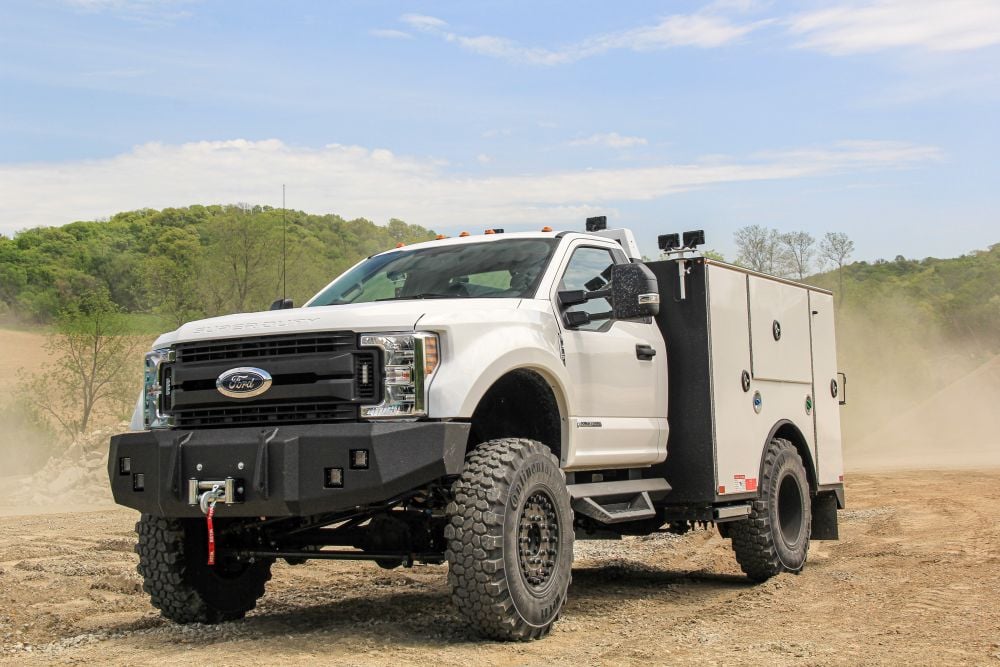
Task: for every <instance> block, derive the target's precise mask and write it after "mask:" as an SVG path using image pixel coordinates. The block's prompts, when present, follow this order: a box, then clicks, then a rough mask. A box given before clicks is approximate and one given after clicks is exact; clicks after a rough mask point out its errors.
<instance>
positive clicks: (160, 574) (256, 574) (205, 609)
mask: <svg viewBox="0 0 1000 667" xmlns="http://www.w3.org/2000/svg"><path fill="white" fill-rule="evenodd" d="M135 532H136V533H138V534H139V542H138V544H136V547H135V551H136V553H137V554H139V566H138V568H137V569H138V571H139V574H140V575H142V588H143V590H145V591H146V592H147V593H149V597H150V601H151V602H152V603H153V606H154V607H156V608H157V609H159V610H160V613H162V614H163V616H164V617H166V618H169V619H170V620H172V621H175V622H177V623H221V622H223V621H233V620H236V619H238V618H243V616H244V615H246V613H247V612H248V611H250V610H251V609H253V608H254V607H255V606H256V605H257V600H258V599H259V598H260V597H261V596H262V595H263V594H264V584H265V583H266V582H267V581H268V580H269V579H270V578H271V563H272V562H273V560H271V559H263V560H257V561H255V562H253V563H241V562H236V561H229V560H226V559H220V560H219V561H218V562H217V564H215V565H208V562H207V554H208V546H207V543H208V538H207V532H206V529H205V524H204V522H202V521H198V520H189V519H165V518H162V517H155V516H150V515H148V514H143V515H142V517H141V518H140V520H139V522H138V523H137V524H136V525H135Z"/></svg>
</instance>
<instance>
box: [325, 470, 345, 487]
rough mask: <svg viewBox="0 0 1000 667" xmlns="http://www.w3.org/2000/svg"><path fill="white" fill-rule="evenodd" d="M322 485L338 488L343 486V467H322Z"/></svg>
mask: <svg viewBox="0 0 1000 667" xmlns="http://www.w3.org/2000/svg"><path fill="white" fill-rule="evenodd" d="M323 486H325V487H326V488H328V489H340V488H343V486H344V469H343V468H323Z"/></svg>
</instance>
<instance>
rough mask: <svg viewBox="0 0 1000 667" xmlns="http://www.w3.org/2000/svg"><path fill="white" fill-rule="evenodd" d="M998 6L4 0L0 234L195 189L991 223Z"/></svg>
mask: <svg viewBox="0 0 1000 667" xmlns="http://www.w3.org/2000/svg"><path fill="white" fill-rule="evenodd" d="M998 111H1000V2H998V1H997V0H992V1H987V0H949V2H939V1H931V0H858V1H857V2H853V3H849V4H845V3H830V2H800V3H792V4H782V3H778V2H757V1H755V0H722V1H719V2H671V3H648V2H627V3H605V2H593V3H577V2H561V3H560V2H539V1H535V2H479V3H472V2H434V3H431V2H427V3H418V2H360V1H357V2H339V3H332V2H294V1H291V2H282V3H265V2H249V1H247V2H209V1H205V2H199V1H197V0H189V1H184V0H176V1H169V0H160V1H158V0H38V1H36V2H24V1H21V0H7V1H6V2H4V3H2V4H0V233H4V234H7V235H10V234H12V233H13V232H15V231H16V230H18V229H23V228H25V227H30V226H35V225H58V224H64V223H66V222H69V221H72V220H77V219H94V218H101V217H106V216H108V215H110V214H113V213H114V212H117V211H119V210H125V209H132V208H141V207H154V208H160V207H164V206H183V205H187V204H194V203H237V202H253V203H263V204H271V205H280V202H281V185H282V184H283V183H285V184H287V188H288V203H289V206H290V207H294V208H299V209H303V210H307V211H310V212H317V213H318V212H333V213H339V214H341V215H343V216H345V217H361V216H363V217H367V218H369V219H372V220H375V221H376V222H385V221H387V220H388V219H389V218H390V217H399V218H402V219H404V220H406V221H408V222H415V223H419V224H422V225H426V226H428V227H432V228H434V229H437V230H439V231H444V232H445V233H457V232H458V231H461V230H463V229H469V230H471V231H475V230H479V229H482V228H484V227H489V226H504V227H505V228H507V229H511V230H514V229H536V228H538V227H540V226H541V225H544V224H550V225H552V226H554V227H557V228H581V227H582V224H583V219H584V218H585V217H586V216H588V215H594V214H601V213H606V214H607V215H609V217H610V219H611V221H612V223H617V224H621V225H626V226H630V227H632V228H634V229H635V230H636V231H637V234H638V236H639V238H640V245H641V246H642V247H643V249H644V250H645V251H646V252H648V253H649V254H653V251H654V248H655V245H654V244H655V236H656V234H658V233H664V232H668V231H682V230H685V229H693V228H704V229H705V230H706V234H707V236H708V241H709V246H712V247H715V248H717V249H719V250H721V251H722V252H724V253H725V254H727V256H731V255H732V252H733V248H732V234H733V231H734V230H735V229H737V228H739V227H741V226H744V225H748V224H762V225H768V226H774V227H777V228H778V229H780V230H783V231H787V230H799V229H804V230H807V231H810V232H812V233H813V234H814V235H816V236H821V235H822V234H823V233H824V232H826V231H843V232H846V233H848V234H849V235H850V236H851V237H852V238H854V240H855V242H856V244H857V253H856V257H857V258H859V259H874V258H877V257H888V258H892V257H894V256H895V255H896V254H904V255H906V256H908V257H924V256H928V255H936V256H950V255H957V254H961V253H963V252H967V251H969V250H972V249H976V248H983V247H986V246H988V245H990V244H992V243H997V242H1000V214H998V211H1000V206H998V205H1000V160H998V159H997V155H998V154H1000V122H998V121H1000V114H998Z"/></svg>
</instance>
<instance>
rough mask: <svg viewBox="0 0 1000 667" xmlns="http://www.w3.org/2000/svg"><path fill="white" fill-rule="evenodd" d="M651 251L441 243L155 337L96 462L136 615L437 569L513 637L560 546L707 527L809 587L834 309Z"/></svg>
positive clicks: (526, 620) (624, 240) (828, 492)
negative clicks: (131, 576)
mask: <svg viewBox="0 0 1000 667" xmlns="http://www.w3.org/2000/svg"><path fill="white" fill-rule="evenodd" d="M659 242H660V247H661V249H662V250H663V251H664V257H665V259H662V260H660V261H655V262H648V263H643V262H642V261H641V259H640V255H639V251H638V248H637V246H636V243H635V240H634V238H633V235H632V233H631V232H630V231H628V230H625V229H606V223H605V219H604V218H603V217H602V218H591V219H589V220H588V221H587V232H575V231H564V232H552V231H548V230H547V229H546V230H544V231H542V232H531V233H511V234H505V233H503V231H502V230H487V233H485V234H483V235H476V236H465V235H464V236H462V237H460V238H447V239H439V240H437V241H430V242H427V243H419V244H415V245H410V246H405V247H398V248H396V249H393V250H389V251H386V252H383V253H380V254H376V255H373V256H371V257H368V258H367V259H365V260H363V261H361V262H359V263H358V264H357V265H355V266H354V267H353V268H351V269H350V270H348V271H347V272H345V273H344V274H343V275H341V276H340V277H338V278H337V279H336V280H334V281H333V282H332V283H330V284H329V285H328V286H327V287H325V288H324V289H323V290H322V291H320V292H319V293H318V294H317V295H316V296H314V297H313V298H312V299H311V300H310V301H309V302H307V303H306V304H305V305H304V306H303V307H301V308H292V306H291V304H290V303H289V302H287V301H281V300H279V301H277V302H275V304H274V305H273V306H272V310H270V311H266V312H259V313H242V314H236V315H228V316H224V317H216V318H212V319H208V320H202V321H197V322H191V323H189V324H185V325H184V326H182V327H180V328H179V329H177V330H176V331H173V332H171V333H168V334H165V335H163V336H161V337H160V338H159V339H158V340H157V341H156V343H155V345H154V349H153V350H152V351H151V352H149V354H148V355H147V356H146V371H145V386H144V391H143V394H142V396H141V397H140V401H139V404H138V405H137V407H136V414H135V416H134V418H133V423H132V427H131V430H130V431H129V432H127V433H122V434H120V435H116V436H115V437H113V438H112V439H111V451H110V458H109V464H108V467H109V470H108V472H109V476H110V480H111V487H112V490H113V492H114V496H115V500H116V501H117V502H118V503H120V504H122V505H125V506H128V507H131V508H135V509H137V510H139V511H140V512H141V513H142V514H141V519H140V520H139V522H138V524H137V526H136V531H137V533H138V544H137V547H136V550H137V552H138V554H139V559H140V560H139V572H140V574H141V575H142V576H143V579H144V588H145V590H146V592H147V593H149V595H150V597H151V599H152V603H153V604H154V605H155V606H156V607H158V608H159V609H160V610H161V611H162V613H163V615H164V616H166V617H167V618H170V619H172V620H174V621H176V622H180V623H190V622H201V623H214V622H220V621H226V620H232V619H237V618H240V617H242V616H243V615H244V614H245V613H246V612H247V611H249V610H250V609H252V608H253V607H254V605H255V604H256V601H257V599H258V598H260V596H261V595H263V593H264V586H265V583H266V582H267V580H268V579H269V578H270V568H271V565H272V564H273V563H274V561H275V560H276V559H285V560H286V561H288V562H289V563H295V564H297V563H302V562H304V561H305V560H308V559H315V558H324V559H364V560H373V561H375V562H376V563H378V564H379V565H380V566H382V567H397V566H400V565H404V566H410V565H412V564H414V563H418V562H421V563H444V562H447V564H448V582H449V585H450V587H451V590H452V597H453V599H454V602H455V604H456V605H457V606H458V609H459V611H460V612H461V613H462V614H463V615H464V616H465V617H466V618H467V619H468V622H469V623H470V625H471V626H472V627H474V628H475V629H476V630H477V631H478V632H480V633H482V634H483V635H485V636H487V637H492V638H496V639H505V640H527V639H536V638H539V637H542V636H544V635H545V634H546V633H548V631H549V630H550V628H551V627H552V624H553V623H554V622H555V620H556V618H557V617H558V615H559V612H560V609H561V608H562V606H563V603H564V602H565V599H566V594H567V589H568V587H569V582H570V571H571V567H572V563H573V542H574V539H615V538H619V537H620V536H622V535H645V534H650V533H653V532H657V531H671V532H676V533H682V532H685V531H688V530H691V529H693V528H697V527H705V528H708V527H712V526H715V527H717V528H718V530H719V531H720V533H721V534H722V535H723V536H724V537H726V538H729V539H731V541H732V546H733V550H734V551H735V554H736V558H737V560H738V562H739V564H740V566H741V568H742V569H743V571H744V572H745V573H746V574H747V575H748V576H749V577H750V578H751V579H753V580H756V581H763V580H765V579H767V578H769V577H772V576H774V575H776V574H778V573H780V572H783V571H788V572H798V571H800V570H801V569H802V568H803V567H804V566H805V563H806V556H807V552H808V548H809V541H810V539H836V538H837V510H838V509H839V508H842V507H843V506H844V493H843V465H842V457H841V442H840V417H839V409H838V403H841V402H842V400H843V391H844V384H845V381H846V378H842V377H841V375H840V374H838V372H837V364H836V352H835V340H834V322H833V316H834V304H833V298H832V295H831V294H830V293H829V292H828V291H825V290H822V289H818V288H814V287H809V286H806V285H802V284H799V283H794V282H790V281H787V280H782V279H779V278H774V277H771V276H767V275H762V274H758V273H754V272H752V271H748V270H746V269H743V268H740V267H736V266H731V265H728V264H724V263H722V262H717V261H714V260H711V259H707V258H705V257H703V256H701V254H700V253H699V252H698V251H697V246H698V245H699V244H700V243H703V242H704V235H703V234H701V233H700V232H689V233H685V234H684V237H683V239H681V238H680V237H679V235H677V234H667V235H663V236H661V237H660V238H659Z"/></svg>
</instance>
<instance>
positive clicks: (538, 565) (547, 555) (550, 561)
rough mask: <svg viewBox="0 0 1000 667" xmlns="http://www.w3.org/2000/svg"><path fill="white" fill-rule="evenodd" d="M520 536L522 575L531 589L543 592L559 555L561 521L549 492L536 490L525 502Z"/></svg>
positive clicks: (520, 522) (519, 522)
mask: <svg viewBox="0 0 1000 667" xmlns="http://www.w3.org/2000/svg"><path fill="white" fill-rule="evenodd" d="M517 535H518V536H517V542H518V544H517V550H518V561H519V563H520V565H521V574H522V575H523V576H524V580H525V581H526V582H527V584H528V586H530V587H531V588H532V589H534V590H536V591H537V590H541V589H543V588H545V586H546V584H548V582H549V581H550V580H551V579H552V573H553V572H554V571H555V566H556V558H557V557H558V555H559V518H558V517H557V516H556V510H555V503H553V502H552V498H550V497H549V494H548V493H546V492H545V491H541V490H539V491H536V492H534V493H533V494H531V496H529V497H528V499H527V501H525V503H524V507H523V508H522V509H521V518H520V520H519V521H518V534H517Z"/></svg>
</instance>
